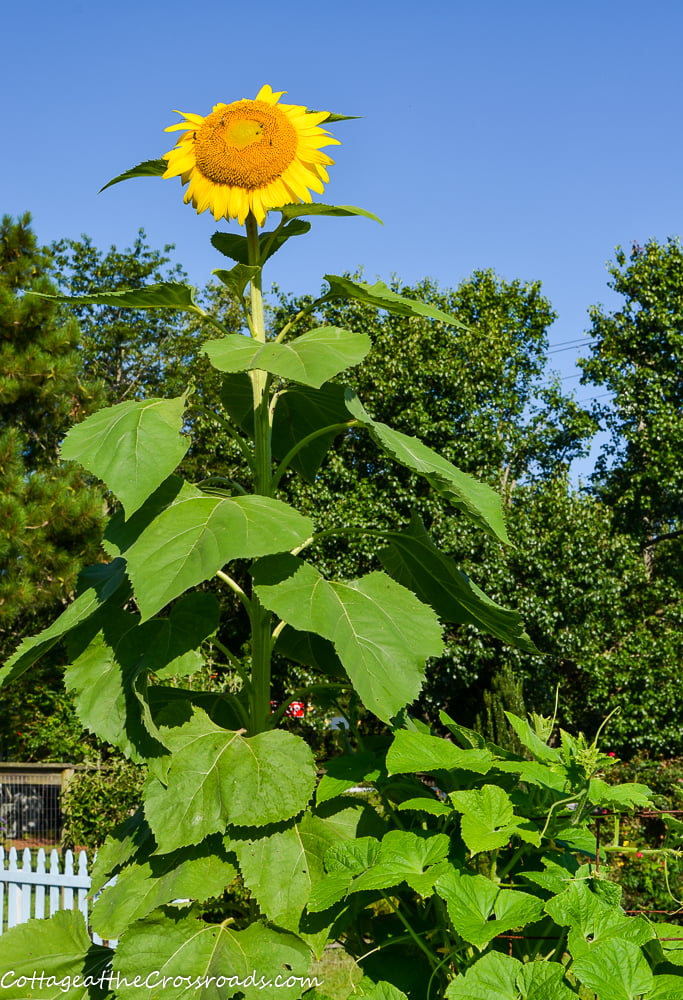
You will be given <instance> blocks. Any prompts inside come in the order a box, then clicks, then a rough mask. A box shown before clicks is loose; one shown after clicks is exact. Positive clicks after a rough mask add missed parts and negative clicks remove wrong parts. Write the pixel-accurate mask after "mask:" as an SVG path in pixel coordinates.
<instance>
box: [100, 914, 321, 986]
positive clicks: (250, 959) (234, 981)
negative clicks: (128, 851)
mask: <svg viewBox="0 0 683 1000" xmlns="http://www.w3.org/2000/svg"><path fill="white" fill-rule="evenodd" d="M309 964H310V951H309V949H308V948H307V947H306V945H305V944H303V942H301V941H299V940H298V938H296V937H294V935H293V934H288V933H285V932H283V931H277V930H273V929H271V928H269V927H265V926H264V925H263V924H262V923H253V924H251V925H250V926H249V927H247V928H246V929H245V930H241V931H239V930H238V931H236V930H233V929H232V928H231V927H230V926H229V925H227V924H207V923H205V922H204V921H202V920H197V919H194V918H193V917H187V916H183V915H180V914H177V913H175V912H174V911H173V910H170V909H168V908H167V909H165V910H162V911H161V912H160V913H158V914H156V915H154V916H150V917H148V918H147V919H146V920H145V922H144V923H139V924H137V925H136V926H135V928H134V931H132V932H131V933H129V934H126V935H125V936H124V937H123V938H122V939H121V940H120V941H119V944H118V947H117V949H116V952H115V953H114V961H113V968H114V972H115V973H118V974H119V976H120V984H119V986H118V989H117V991H116V995H117V998H118V1000H140V986H139V985H136V984H135V983H134V980H135V976H140V977H141V979H140V980H138V983H139V982H143V983H144V982H145V981H146V980H147V983H146V985H147V988H148V989H151V990H152V991H153V995H154V997H155V998H157V1000H190V998H195V1000H227V998H229V997H233V996H243V997H244V998H245V1000H257V998H261V1000H278V998H279V1000H299V997H301V995H302V989H305V988H307V986H305V985H303V984H302V982H301V979H305V977H306V973H307V971H308V967H309ZM124 977H125V979H126V982H124ZM292 979H294V982H293V983H292V982H291V980H292ZM288 983H289V985H287V984H288ZM310 985H313V984H312V983H311V984H310Z"/></svg>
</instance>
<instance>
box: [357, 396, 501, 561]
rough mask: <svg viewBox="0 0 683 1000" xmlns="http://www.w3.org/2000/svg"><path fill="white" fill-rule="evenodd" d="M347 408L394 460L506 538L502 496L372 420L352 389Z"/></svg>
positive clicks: (495, 535)
mask: <svg viewBox="0 0 683 1000" xmlns="http://www.w3.org/2000/svg"><path fill="white" fill-rule="evenodd" d="M346 407H347V409H348V411H349V413H350V414H351V415H352V416H353V417H355V419H356V420H357V421H358V422H359V424H360V425H361V426H362V427H366V428H367V429H368V430H369V431H370V434H371V436H372V438H373V440H374V441H375V443H376V444H377V445H378V447H380V448H382V449H383V450H384V451H386V452H387V453H388V454H389V455H390V456H391V457H392V458H393V459H394V460H395V461H396V462H398V463H399V464H400V465H404V466H406V468H408V469H410V470H411V471H412V472H416V473H417V474H418V475H420V476H423V477H424V478H425V479H426V480H427V482H428V483H429V484H430V485H431V486H432V488H433V489H435V490H437V492H439V493H441V494H442V495H443V496H445V497H446V498H447V499H448V500H449V501H450V502H451V503H452V504H453V506H454V507H456V508H458V510H462V511H463V512H464V513H465V514H467V516H468V517H469V518H470V520H471V521H473V522H474V523H475V524H476V525H478V526H479V527H481V528H483V529H484V531H486V532H487V533H488V534H489V535H491V536H492V537H493V538H496V539H499V540H500V541H502V542H508V541H509V539H508V536H507V532H506V530H505V522H504V520H503V507H502V503H501V499H500V497H499V496H498V494H497V493H494V491H493V490H492V489H491V488H490V487H489V486H486V485H485V484H484V483H480V482H477V480H476V479H474V478H473V477H472V476H469V475H467V473H465V472H461V471H460V469H456V467H455V466H454V465H451V463H450V462H448V461H446V459H445V458H442V457H441V456H440V455H438V454H437V453H436V452H435V451H432V449H431V448H428V447H427V445H425V444H423V443H422V441H419V440H418V439H417V438H414V437H410V436H409V435H408V434H403V433H402V432H400V431H394V430H392V429H391V427H387V425H386V424H382V423H380V422H379V421H377V420H373V418H372V417H371V416H370V414H369V413H368V412H367V410H366V409H365V408H364V406H363V405H362V403H361V401H360V400H359V399H358V397H357V396H356V394H355V392H354V391H353V390H352V389H347V391H346Z"/></svg>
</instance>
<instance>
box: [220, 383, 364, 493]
mask: <svg viewBox="0 0 683 1000" xmlns="http://www.w3.org/2000/svg"><path fill="white" fill-rule="evenodd" d="M345 392H346V390H345V387H344V386H342V385H337V384H336V383H334V382H326V383H325V385H323V386H322V387H321V388H320V389H311V388H310V387H308V386H298V387H291V388H289V389H286V390H285V391H284V392H283V393H282V394H281V395H279V396H278V399H277V404H276V406H275V411H274V414H273V441H272V448H273V455H275V457H276V458H280V459H282V458H284V457H285V455H287V454H288V453H289V452H290V451H291V449H292V448H293V447H294V445H298V444H299V442H300V441H301V440H302V439H303V438H305V437H307V436H308V435H309V434H314V433H315V434H317V433H318V432H319V431H322V430H324V428H327V427H332V428H333V429H332V430H330V431H329V432H328V433H327V434H321V435H320V436H319V437H316V438H314V439H313V440H312V441H310V442H309V443H308V444H307V445H305V446H304V447H303V448H301V449H300V450H299V451H298V452H297V454H296V455H295V456H294V458H293V459H292V460H291V462H290V468H292V469H295V470H296V471H297V472H298V473H300V475H302V476H303V478H304V479H305V480H306V481H307V482H309V483H311V482H313V481H314V479H315V477H316V474H317V472H318V469H319V468H320V464H321V462H322V460H323V458H324V457H325V454H326V453H327V450H328V448H329V447H330V444H331V443H332V441H333V440H334V438H335V437H336V436H337V434H339V433H340V428H339V427H337V426H335V425H338V424H341V423H348V422H349V419H350V417H349V411H348V410H347V408H346V397H345ZM221 401H222V403H223V406H224V407H225V409H226V410H227V412H228V413H229V414H230V416H231V418H232V419H233V421H234V422H235V424H236V425H237V426H238V427H239V428H240V429H241V430H243V431H244V432H245V433H246V434H248V435H249V436H250V437H251V436H253V433H254V415H253V409H252V407H253V390H252V386H251V382H250V380H249V376H248V375H247V374H246V372H235V373H234V374H231V375H226V376H225V378H224V379H223V387H222V390H221Z"/></svg>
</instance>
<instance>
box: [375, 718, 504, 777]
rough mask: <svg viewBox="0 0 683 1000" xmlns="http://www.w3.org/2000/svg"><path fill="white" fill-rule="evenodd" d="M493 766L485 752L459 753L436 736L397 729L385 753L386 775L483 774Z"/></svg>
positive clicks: (447, 741) (461, 751) (491, 759)
mask: <svg viewBox="0 0 683 1000" xmlns="http://www.w3.org/2000/svg"><path fill="white" fill-rule="evenodd" d="M492 764H493V757H492V756H491V754H490V752H489V751H488V750H461V749H460V748H459V747H456V746H455V744H453V743H451V742H450V740H443V739H441V738H440V737H438V736H427V735H426V734H424V733H411V732H407V731H406V730H403V729H400V730H399V731H398V732H396V733H395V734H394V742H393V743H392V744H391V746H390V747H389V751H388V753H387V772H388V773H389V774H412V773H413V772H415V771H428V772H430V773H431V772H433V771H452V770H456V769H457V770H463V771H475V772H477V773H478V774H486V773H487V771H489V770H490V768H491V766H492Z"/></svg>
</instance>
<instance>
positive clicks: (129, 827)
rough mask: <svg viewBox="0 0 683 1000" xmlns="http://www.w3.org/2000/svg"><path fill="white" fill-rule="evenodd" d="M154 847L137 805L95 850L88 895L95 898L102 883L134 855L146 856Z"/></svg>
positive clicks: (150, 832)
mask: <svg viewBox="0 0 683 1000" xmlns="http://www.w3.org/2000/svg"><path fill="white" fill-rule="evenodd" d="M155 847H156V844H155V843H154V838H153V837H152V831H151V830H150V828H149V825H148V823H147V820H146V819H145V814H144V813H143V811H142V806H140V807H139V808H138V809H137V811H136V812H134V813H133V815H132V816H128V817H127V818H126V819H125V820H124V821H123V823H119V825H118V826H117V827H115V828H114V830H112V832H111V833H110V834H109V836H108V837H107V839H106V840H105V842H104V844H102V846H101V847H98V849H97V856H96V858H95V862H94V864H93V867H92V871H91V884H90V893H91V895H93V896H94V895H95V894H96V893H98V892H99V891H100V889H102V888H103V886H104V884H105V883H106V882H107V881H108V880H109V879H110V878H111V876H112V875H116V873H117V872H118V871H120V869H121V868H123V867H124V865H127V864H128V862H129V861H131V860H132V859H133V858H134V857H135V856H136V855H137V854H138V853H142V852H144V853H145V856H147V855H148V854H149V853H150V851H151V850H153V849H154V848H155Z"/></svg>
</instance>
